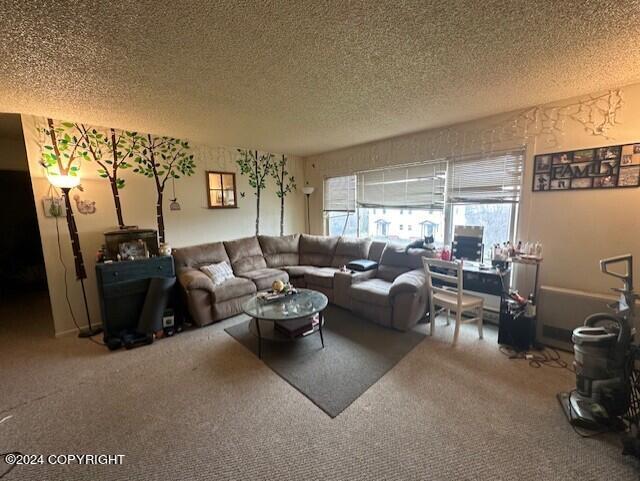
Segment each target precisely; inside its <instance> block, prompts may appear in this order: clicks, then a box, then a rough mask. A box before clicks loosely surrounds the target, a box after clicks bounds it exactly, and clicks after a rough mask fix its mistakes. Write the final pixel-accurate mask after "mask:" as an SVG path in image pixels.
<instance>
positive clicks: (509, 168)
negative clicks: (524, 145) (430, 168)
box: [447, 150, 524, 204]
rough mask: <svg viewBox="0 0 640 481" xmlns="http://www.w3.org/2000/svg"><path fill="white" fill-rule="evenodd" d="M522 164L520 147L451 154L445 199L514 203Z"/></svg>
mask: <svg viewBox="0 0 640 481" xmlns="http://www.w3.org/2000/svg"><path fill="white" fill-rule="evenodd" d="M523 168H524V151H522V150H512V151H502V152H493V153H491V154H487V155H483V154H477V155H469V156H465V157H458V158H453V159H452V160H451V161H450V163H449V172H448V176H447V196H448V201H449V202H450V203H452V204H477V203H485V204H492V203H496V204H498V203H517V202H519V201H520V192H521V190H522V175H523Z"/></svg>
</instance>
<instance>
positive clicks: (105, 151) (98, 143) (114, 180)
mask: <svg viewBox="0 0 640 481" xmlns="http://www.w3.org/2000/svg"><path fill="white" fill-rule="evenodd" d="M71 125H73V126H74V128H75V129H76V130H77V131H78V133H79V135H80V136H81V137H80V138H81V140H80V146H81V147H82V155H83V158H84V160H87V161H93V162H95V163H96V164H97V165H98V175H99V176H100V177H102V178H104V179H108V180H109V184H110V186H111V195H112V196H113V202H114V204H115V208H116V217H117V219H118V227H119V228H120V229H123V228H124V227H125V223H124V218H123V215H122V204H121V202H120V189H122V188H124V186H125V180H124V178H122V177H120V174H121V171H122V170H125V169H129V168H131V166H132V165H131V164H130V163H129V162H128V160H130V159H131V158H132V157H133V155H134V153H135V151H136V149H137V147H138V143H139V137H138V135H137V134H136V133H135V132H123V131H116V130H115V129H109V130H108V131H106V132H105V131H102V130H97V129H95V128H92V127H90V126H87V125H85V124H78V123H76V124H71Z"/></svg>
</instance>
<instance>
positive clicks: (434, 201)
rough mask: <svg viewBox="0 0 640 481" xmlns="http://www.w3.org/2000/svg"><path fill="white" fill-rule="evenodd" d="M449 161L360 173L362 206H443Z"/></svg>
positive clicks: (360, 199)
mask: <svg viewBox="0 0 640 481" xmlns="http://www.w3.org/2000/svg"><path fill="white" fill-rule="evenodd" d="M446 176H447V163H446V161H435V162H423V163H420V164H411V165H405V166H398V167H387V168H384V169H378V170H370V171H366V172H360V173H358V181H357V186H358V191H357V201H358V205H359V206H360V207H370V208H402V209H404V208H406V209H408V208H416V209H430V210H433V209H443V208H444V191H445V186H446Z"/></svg>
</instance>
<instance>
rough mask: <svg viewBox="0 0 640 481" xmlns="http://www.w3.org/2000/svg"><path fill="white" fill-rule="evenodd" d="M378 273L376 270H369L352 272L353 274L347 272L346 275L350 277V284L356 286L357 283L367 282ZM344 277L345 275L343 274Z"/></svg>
mask: <svg viewBox="0 0 640 481" xmlns="http://www.w3.org/2000/svg"><path fill="white" fill-rule="evenodd" d="M377 273H378V269H371V270H369V271H362V272H358V271H354V272H353V273H351V272H349V273H347V274H346V275H349V276H351V284H357V283H358V282H362V281H368V280H369V279H373V278H374V277H376V274H377ZM343 275H345V274H343Z"/></svg>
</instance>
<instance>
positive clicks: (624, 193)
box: [305, 84, 640, 292]
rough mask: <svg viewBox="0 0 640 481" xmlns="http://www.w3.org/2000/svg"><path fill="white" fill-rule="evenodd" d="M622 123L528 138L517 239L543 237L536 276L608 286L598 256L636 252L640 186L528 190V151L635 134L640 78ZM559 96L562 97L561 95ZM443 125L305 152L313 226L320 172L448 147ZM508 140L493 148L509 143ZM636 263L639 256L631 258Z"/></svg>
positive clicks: (440, 152) (408, 158) (432, 154)
mask: <svg viewBox="0 0 640 481" xmlns="http://www.w3.org/2000/svg"><path fill="white" fill-rule="evenodd" d="M623 94H624V99H625V100H624V107H623V111H622V112H623V115H622V118H621V121H622V123H621V124H620V125H617V126H616V127H615V128H614V129H613V130H612V131H611V132H610V135H611V136H612V137H613V138H612V139H609V140H607V139H603V138H602V137H594V136H591V135H588V134H587V133H586V132H585V130H584V129H583V128H582V127H581V126H580V125H579V124H576V123H573V122H572V121H567V122H566V124H565V133H564V135H563V136H561V138H560V139H559V140H560V142H561V145H560V146H556V147H554V146H552V145H549V144H548V143H547V139H546V138H543V137H538V138H530V139H529V141H528V143H527V146H526V152H527V155H526V165H525V178H524V186H523V195H522V203H521V209H520V216H519V222H518V232H517V238H518V239H522V240H523V241H525V240H540V241H542V242H543V244H544V249H545V252H544V263H543V265H542V269H541V282H542V284H546V285H553V286H559V287H566V288H573V289H582V290H587V291H594V292H606V291H607V290H608V289H609V287H610V286H611V285H612V280H611V278H609V277H608V276H605V275H602V274H600V272H599V267H598V260H599V259H601V258H604V257H608V256H613V255H617V254H623V253H628V252H630V253H632V254H635V255H636V256H638V255H640V215H638V213H637V209H638V207H639V206H640V188H633V189H611V190H605V191H602V190H592V191H581V192H578V191H570V192H543V193H532V192H531V182H532V166H533V156H534V155H536V154H540V153H548V152H557V151H562V150H574V149H580V148H590V147H597V146H604V145H612V144H622V143H631V142H638V141H640V84H637V85H632V86H627V87H625V88H624V89H623ZM563 103H564V102H563ZM510 116H511V115H510V114H509V115H507V114H505V115H501V116H496V117H491V118H486V119H481V120H478V121H475V122H469V123H465V124H459V125H456V126H452V127H450V128H448V131H449V134H447V135H459V136H460V137H464V136H465V132H471V131H477V130H478V129H483V128H487V127H490V126H494V125H497V124H500V122H501V121H502V120H504V119H505V118H508V117H510ZM439 133H440V131H438V130H432V131H425V132H419V133H416V134H411V135H405V136H400V137H394V138H390V139H386V140H381V141H378V142H372V143H368V144H364V145H360V146H354V147H350V148H346V149H341V150H338V151H334V152H329V153H325V154H321V155H316V156H312V157H308V158H306V159H305V179H306V181H308V182H309V184H310V185H312V186H314V187H315V188H316V191H315V193H314V194H313V195H312V196H311V228H312V232H314V233H321V232H322V231H323V215H322V187H323V179H324V178H325V177H331V176H336V175H347V174H352V173H354V172H357V171H360V170H367V169H372V168H376V167H382V166H386V165H393V164H404V163H410V162H416V161H421V160H430V159H435V158H439V157H445V156H449V155H451V154H452V152H451V150H450V148H449V147H448V146H447V144H446V143H445V142H442V136H440V135H439ZM515 144H517V142H515V143H514V142H507V143H505V144H502V145H496V147H499V148H502V147H513V146H515ZM464 150H465V153H471V152H479V151H481V150H482V149H481V146H480V145H479V144H476V145H473V144H472V143H469V144H465V148H464ZM636 259H637V261H636V274H637V273H638V268H637V266H638V265H639V264H640V257H636Z"/></svg>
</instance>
